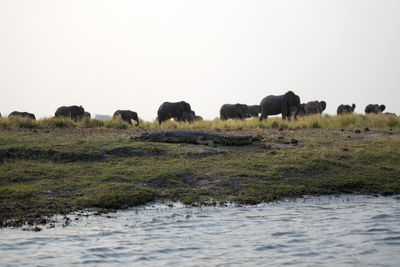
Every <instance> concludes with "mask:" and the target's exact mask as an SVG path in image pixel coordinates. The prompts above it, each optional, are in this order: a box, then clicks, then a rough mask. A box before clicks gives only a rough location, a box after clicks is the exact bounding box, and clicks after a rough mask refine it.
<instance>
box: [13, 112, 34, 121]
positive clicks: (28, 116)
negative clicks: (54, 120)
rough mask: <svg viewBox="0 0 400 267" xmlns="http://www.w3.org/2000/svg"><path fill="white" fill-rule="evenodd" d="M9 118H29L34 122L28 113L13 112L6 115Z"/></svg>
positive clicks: (32, 116)
mask: <svg viewBox="0 0 400 267" xmlns="http://www.w3.org/2000/svg"><path fill="white" fill-rule="evenodd" d="M10 116H16V117H22V118H29V119H32V120H36V117H35V115H34V114H32V113H29V112H19V111H13V112H11V113H10V115H8V117H10Z"/></svg>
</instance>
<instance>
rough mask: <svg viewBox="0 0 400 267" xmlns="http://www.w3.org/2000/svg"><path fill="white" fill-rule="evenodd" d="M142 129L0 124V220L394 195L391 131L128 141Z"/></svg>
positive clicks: (399, 151)
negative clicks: (175, 204) (242, 142)
mask: <svg viewBox="0 0 400 267" xmlns="http://www.w3.org/2000/svg"><path fill="white" fill-rule="evenodd" d="M185 125H187V124H185ZM149 130H157V129H150V127H144V128H133V127H128V128H127V129H114V128H77V127H61V128H60V127H34V128H18V127H17V128H15V127H10V128H8V127H3V128H0V225H1V226H3V227H4V226H20V225H22V224H24V223H26V222H28V223H32V224H36V223H46V222H47V220H46V216H48V215H53V214H59V213H61V214H66V213H69V212H71V211H76V210H80V209H84V208H99V209H105V210H110V209H123V208H127V207H131V206H137V205H141V204H145V203H148V202H151V201H155V200H163V199H169V200H173V201H181V202H183V203H185V204H212V203H213V202H216V201H235V202H240V203H248V204H255V203H260V202H268V201H274V200H279V199H283V198H296V197H300V196H302V195H324V194H341V193H361V194H382V195H388V194H398V193H400V164H399V162H400V130H399V128H398V127H394V128H392V129H390V128H389V127H382V128H376V129H364V128H360V129H357V128H346V129H322V128H314V129H313V128H311V129H303V128H299V127H297V128H290V127H287V128H286V127H283V128H274V127H271V128H261V127H259V128H251V127H248V128H243V127H239V128H236V129H233V128H227V129H219V128H215V129H210V131H212V132H215V133H222V134H231V135H248V134H251V135H253V136H258V138H259V139H261V140H260V141H258V142H255V143H253V144H251V145H247V146H240V147H233V146H232V147H228V146H217V147H209V146H203V145H191V144H168V143H151V142H131V141H129V136H132V135H136V134H140V133H142V132H145V131H149Z"/></svg>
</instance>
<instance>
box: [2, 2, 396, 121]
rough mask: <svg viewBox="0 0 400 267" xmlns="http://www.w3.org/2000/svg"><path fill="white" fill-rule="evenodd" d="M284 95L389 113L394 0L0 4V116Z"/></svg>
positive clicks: (204, 112) (209, 115) (143, 111)
mask: <svg viewBox="0 0 400 267" xmlns="http://www.w3.org/2000/svg"><path fill="white" fill-rule="evenodd" d="M288 90H292V91H294V92H295V93H296V94H298V95H299V96H300V98H301V101H302V102H308V101H311V100H325V101H326V102H327V110H326V113H329V114H335V113H336V108H337V106H338V105H339V104H342V103H343V104H352V103H355V104H356V105H357V107H356V112H357V113H364V108H365V106H366V105H367V104H369V103H374V104H385V105H386V111H388V112H395V113H397V114H398V115H399V114H400V105H399V103H398V102H399V101H400V1H399V0H375V1H371V0H332V1H327V0H301V1H300V0H292V1H289V0H276V1H272V0H271V1H268V0H264V1H253V0H248V1H244V0H243V1H234V0H227V1H218V0H212V1H206V0H201V1H190V0H182V1H170V0H168V1H166V0H160V1H155V0H154V1H152V0H146V1H132V0H112V1H111V0H110V1H101V0H91V1H88V0H65V1H59V0H48V1H42V0H0V112H1V113H2V114H3V116H4V115H6V114H9V113H11V112H12V111H14V110H17V111H28V112H32V113H34V114H35V115H36V117H37V118H41V117H50V116H53V115H54V112H55V110H56V109H57V108H58V107H59V106H69V105H82V106H83V107H84V108H85V110H86V111H89V112H90V113H91V114H92V116H93V115H95V114H109V115H112V114H113V112H114V111H115V110H117V109H130V110H133V111H136V112H138V114H139V117H141V118H142V119H145V120H153V119H155V118H156V116H157V109H158V107H159V106H160V104H161V103H162V102H165V101H170V102H175V101H180V100H184V101H186V102H188V103H190V104H191V107H192V109H193V110H195V111H196V114H198V115H201V116H203V117H204V118H205V119H214V118H216V117H218V116H219V109H220V107H221V105H223V104H225V103H232V104H233V103H245V104H249V105H253V104H259V103H260V101H261V100H262V98H264V97H265V96H268V95H271V94H272V95H278V94H283V93H285V92H286V91H288Z"/></svg>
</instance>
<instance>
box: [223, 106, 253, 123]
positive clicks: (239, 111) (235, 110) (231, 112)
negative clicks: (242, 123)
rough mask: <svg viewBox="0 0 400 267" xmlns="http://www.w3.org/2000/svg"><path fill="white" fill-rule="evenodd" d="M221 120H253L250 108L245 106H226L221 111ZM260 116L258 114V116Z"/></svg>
mask: <svg viewBox="0 0 400 267" xmlns="http://www.w3.org/2000/svg"><path fill="white" fill-rule="evenodd" d="M219 114H220V118H221V120H227V119H240V120H244V119H246V118H251V117H252V115H251V111H250V109H249V106H247V105H245V104H239V103H237V104H224V105H222V107H221V108H220V110H219ZM257 115H258V114H257Z"/></svg>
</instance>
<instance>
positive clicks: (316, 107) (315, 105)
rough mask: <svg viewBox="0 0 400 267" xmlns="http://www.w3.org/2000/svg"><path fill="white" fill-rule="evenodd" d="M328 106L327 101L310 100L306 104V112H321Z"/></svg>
mask: <svg viewBox="0 0 400 267" xmlns="http://www.w3.org/2000/svg"><path fill="white" fill-rule="evenodd" d="M325 108H326V102H325V101H310V102H308V103H307V104H305V106H304V111H305V113H306V114H318V113H319V114H321V113H322V112H323V111H324V110H325Z"/></svg>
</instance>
